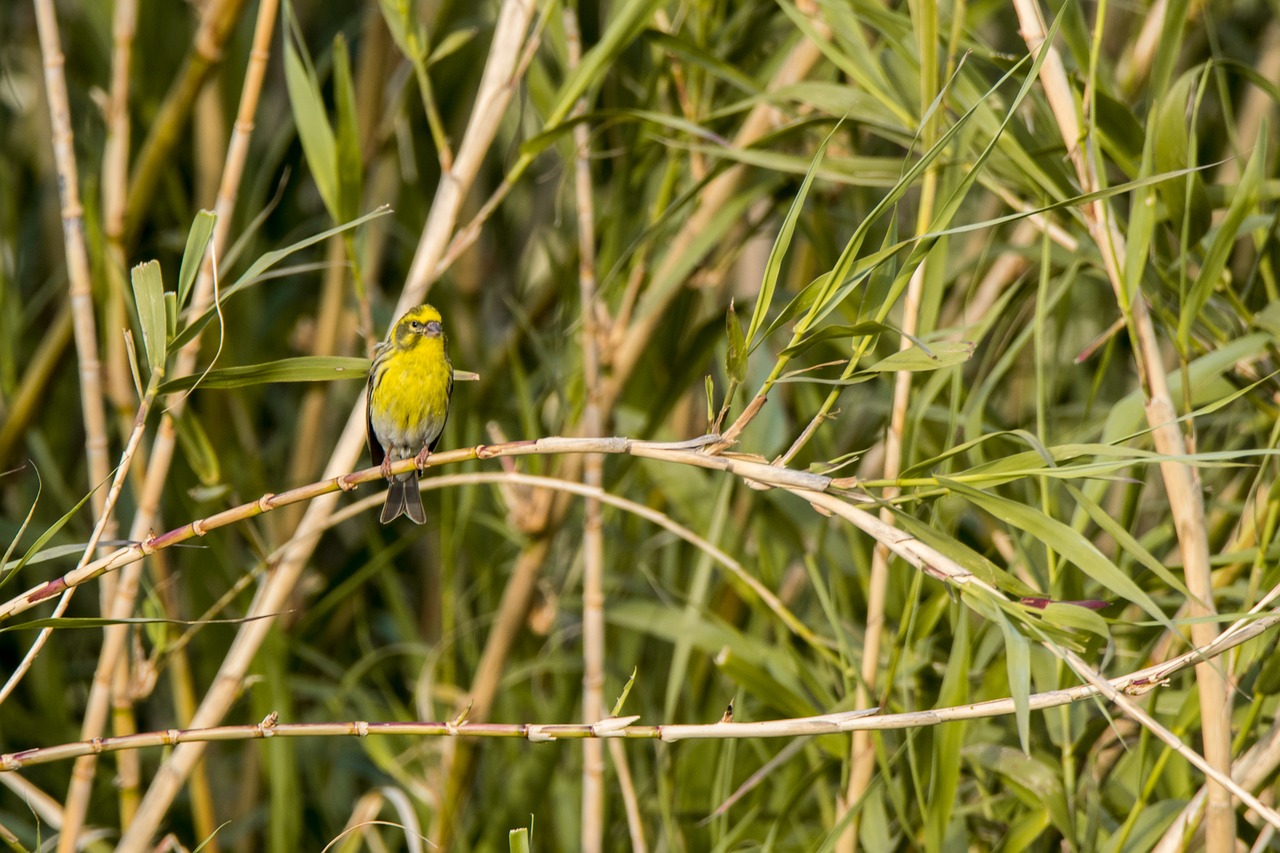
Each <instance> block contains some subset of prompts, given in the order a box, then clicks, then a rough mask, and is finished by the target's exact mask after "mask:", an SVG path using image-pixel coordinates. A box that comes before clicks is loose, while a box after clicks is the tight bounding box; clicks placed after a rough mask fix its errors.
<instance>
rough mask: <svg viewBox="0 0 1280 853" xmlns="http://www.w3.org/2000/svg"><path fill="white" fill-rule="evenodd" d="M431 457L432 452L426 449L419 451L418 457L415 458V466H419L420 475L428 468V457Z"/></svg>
mask: <svg viewBox="0 0 1280 853" xmlns="http://www.w3.org/2000/svg"><path fill="white" fill-rule="evenodd" d="M430 455H431V450H430V449H428V448H426V447H424V448H422V450H420V451H418V455H417V456H415V457H413V461H414V464H416V465H417V466H418V473H419V474H421V473H422V472H423V471H424V470H426V467H427V457H429V456H430Z"/></svg>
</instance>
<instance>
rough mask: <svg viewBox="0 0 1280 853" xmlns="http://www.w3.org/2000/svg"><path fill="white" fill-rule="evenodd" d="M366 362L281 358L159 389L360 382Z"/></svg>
mask: <svg viewBox="0 0 1280 853" xmlns="http://www.w3.org/2000/svg"><path fill="white" fill-rule="evenodd" d="M369 363H370V362H369V359H367V358H350V357H346V356H337V355H308V356H299V357H297V358H283V359H280V360H279V361H267V362H263V363H262V364H246V365H242V366H240V367H220V368H218V369H217V370H210V371H209V372H208V373H193V374H190V375H188V376H179V377H177V378H175V379H171V380H169V381H168V382H166V383H164V384H163V385H161V386H160V393H161V394H173V393H175V392H178V391H186V390H188V389H190V388H194V387H195V386H196V385H197V384H198V385H199V386H200V387H201V388H219V389H226V388H244V387H246V386H249V385H266V384H268V383H271V382H333V381H335V380H350V379H361V380H363V379H364V378H365V377H366V376H368V375H369Z"/></svg>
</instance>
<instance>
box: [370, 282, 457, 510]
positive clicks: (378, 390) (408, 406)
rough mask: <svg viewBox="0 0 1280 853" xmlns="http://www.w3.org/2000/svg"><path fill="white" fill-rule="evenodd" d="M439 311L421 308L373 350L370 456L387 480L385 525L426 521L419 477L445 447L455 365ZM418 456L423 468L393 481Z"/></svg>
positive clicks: (392, 328)
mask: <svg viewBox="0 0 1280 853" xmlns="http://www.w3.org/2000/svg"><path fill="white" fill-rule="evenodd" d="M446 343H447V341H446V340H445V335H444V326H443V325H441V319H440V312H439V311H437V310H436V309H434V308H432V307H431V306H430V305H419V306H418V307H417V308H413V309H411V310H409V311H407V312H405V314H404V316H403V317H401V318H400V319H399V320H397V321H396V324H395V325H394V326H392V327H391V330H390V331H388V332H387V339H386V340H384V341H383V342H382V343H380V344H378V346H377V347H376V348H375V349H374V357H373V366H372V367H371V368H370V370H369V385H368V388H367V389H366V391H365V402H366V403H367V406H366V408H367V410H368V420H367V422H366V432H367V434H368V437H369V455H370V456H372V457H373V464H374V465H381V466H382V475H383V476H384V477H386V478H387V481H388V484H387V502H386V503H385V504H383V507H382V523H383V524H387V523H389V522H390V521H392V520H393V519H395V518H397V517H398V516H400V515H407V516H409V520H410V521H412V522H413V523H414V524H422V523H423V522H425V521H426V520H427V516H426V513H424V512H423V511H422V494H421V493H420V492H419V491H418V473H419V471H421V470H422V468H423V466H425V465H426V463H427V457H428V456H430V455H431V451H433V450H435V449H436V445H437V444H438V443H439V442H440V434H441V433H443V432H444V422H445V420H446V419H447V418H448V417H449V397H450V395H451V394H453V365H452V364H450V363H449V352H448V350H447V348H446ZM410 457H413V458H415V459H416V460H417V463H418V468H417V470H414V471H409V472H408V473H406V474H399V475H397V476H395V477H392V476H391V463H393V462H398V461H400V460H401V459H409V458H410Z"/></svg>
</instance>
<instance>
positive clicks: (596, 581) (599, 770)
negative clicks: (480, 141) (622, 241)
mask: <svg viewBox="0 0 1280 853" xmlns="http://www.w3.org/2000/svg"><path fill="white" fill-rule="evenodd" d="M563 16H564V31H565V42H566V44H567V47H568V67H569V71H570V73H572V72H573V70H574V69H575V68H577V67H578V64H579V63H580V62H581V61H582V36H581V33H580V32H579V30H578V15H577V11H576V9H575V8H574V6H573V5H572V4H567V5H566V6H565V7H564V12H563ZM586 112H587V101H586V99H585V98H582V99H580V100H579V101H578V103H577V105H576V106H575V107H574V109H573V115H574V116H575V117H577V116H582V115H585V114H586ZM573 166H574V190H575V197H576V199H577V207H578V299H579V302H580V303H581V309H580V310H581V316H582V336H581V341H582V343H581V346H582V382H583V386H584V388H585V390H586V402H585V405H584V406H583V410H582V420H581V422H580V423H579V425H578V433H579V434H580V435H582V436H585V437H587V438H594V437H596V436H598V435H600V434H601V430H602V423H601V412H600V352H599V344H598V337H597V331H596V313H595V306H596V249H595V246H596V229H595V203H594V201H593V199H592V187H591V130H590V128H589V127H588V126H587V124H586V122H579V123H578V124H576V125H574V128H573ZM582 482H583V484H584V485H587V486H590V487H593V488H600V486H601V485H602V484H603V482H604V459H603V457H601V456H600V455H599V454H597V453H589V454H587V455H586V456H584V457H583V458H582ZM582 561H583V576H582V664H583V666H582V717H583V719H584V720H588V721H590V720H599V719H601V718H603V717H604V714H605V711H604V661H605V651H604V537H603V534H602V532H601V515H600V502H599V501H598V500H594V499H592V498H588V499H587V500H586V503H585V505H584V506H583V522H582ZM603 746H604V745H603V744H602V743H600V741H598V740H589V741H587V742H586V743H584V744H583V752H582V814H581V815H580V816H579V817H580V820H581V822H582V850H583V851H584V852H585V853H599V851H601V850H603V849H604V749H603ZM624 757H625V756H624Z"/></svg>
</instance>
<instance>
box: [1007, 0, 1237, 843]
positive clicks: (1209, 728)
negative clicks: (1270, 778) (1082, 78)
mask: <svg viewBox="0 0 1280 853" xmlns="http://www.w3.org/2000/svg"><path fill="white" fill-rule="evenodd" d="M1014 7H1015V9H1016V11H1017V14H1018V22H1019V24H1020V25H1021V28H1022V36H1023V38H1024V40H1025V41H1026V43H1027V47H1028V49H1029V50H1030V51H1031V53H1032V55H1033V56H1037V57H1038V56H1039V54H1040V53H1041V52H1044V53H1045V55H1046V56H1045V61H1044V63H1043V64H1042V65H1041V67H1040V82H1041V85H1042V86H1043V88H1044V91H1045V95H1046V97H1047V98H1048V100H1049V106H1050V108H1051V110H1052V111H1053V115H1054V119H1055V120H1056V121H1057V123H1058V128H1059V131H1060V132H1061V134H1062V139H1063V141H1064V142H1065V143H1066V146H1067V153H1068V155H1069V156H1070V158H1071V160H1072V163H1073V164H1074V166H1075V169H1076V174H1077V177H1078V179H1079V181H1080V189H1081V191H1082V192H1084V193H1090V192H1093V191H1095V190H1097V189H1098V187H1099V185H1100V184H1099V179H1098V173H1097V171H1096V166H1095V164H1094V163H1093V161H1092V159H1091V158H1090V157H1089V156H1086V153H1085V150H1084V148H1083V146H1082V145H1081V142H1082V140H1083V139H1084V137H1083V136H1082V134H1081V132H1080V123H1079V117H1078V113H1077V110H1078V107H1077V105H1076V101H1075V94H1074V92H1073V90H1072V88H1071V85H1070V82H1069V81H1068V79H1067V74H1066V70H1065V69H1064V67H1063V64H1062V59H1061V57H1060V56H1059V55H1058V53H1057V50H1056V49H1055V48H1054V46H1053V45H1052V44H1049V43H1048V42H1047V41H1046V31H1045V25H1044V20H1043V18H1042V16H1041V12H1040V6H1039V4H1037V3H1036V2H1035V1H1034V0H1014ZM1084 211H1085V219H1086V222H1087V223H1088V226H1089V232H1090V235H1091V236H1092V237H1093V239H1094V242H1095V243H1097V245H1098V249H1099V251H1100V252H1101V253H1102V258H1103V264H1104V266H1105V268H1106V272H1107V277H1108V279H1109V280H1110V281H1111V286H1112V289H1113V290H1114V291H1115V294H1116V299H1117V301H1118V302H1119V303H1120V310H1121V312H1122V313H1123V314H1124V315H1125V316H1126V319H1127V321H1128V326H1129V330H1130V335H1131V336H1132V338H1133V340H1134V344H1135V346H1134V357H1135V360H1136V362H1137V367H1138V373H1139V377H1140V381H1141V383H1142V387H1143V389H1144V390H1145V391H1146V406H1145V409H1146V415H1147V423H1148V424H1149V425H1150V426H1151V430H1152V439H1153V441H1154V443H1155V447H1156V450H1157V451H1158V452H1159V453H1161V454H1164V455H1165V456H1166V457H1167V458H1168V461H1165V462H1162V463H1161V464H1160V472H1161V475H1162V476H1163V478H1164V484H1165V490H1166V493H1167V495H1168V499H1169V509H1170V511H1171V513H1172V514H1173V518H1174V527H1175V529H1176V532H1177V537H1178V548H1179V551H1180V553H1181V556H1182V564H1183V569H1184V572H1185V576H1186V582H1187V589H1188V590H1189V591H1190V592H1191V594H1192V595H1193V596H1194V597H1195V598H1196V599H1197V601H1193V602H1190V608H1189V612H1190V615H1191V616H1192V617H1193V619H1194V620H1195V621H1193V622H1192V625H1191V637H1192V641H1193V642H1195V643H1197V644H1201V643H1205V642H1208V640H1209V638H1211V637H1212V634H1213V625H1212V623H1211V622H1209V621H1208V618H1207V617H1211V616H1212V615H1213V614H1214V607H1213V583H1212V578H1211V574H1210V565H1209V542H1208V538H1207V534H1206V530H1205V515H1204V496H1203V495H1202V493H1201V490H1200V483H1199V477H1198V476H1197V475H1196V473H1195V470H1194V469H1193V468H1192V467H1191V466H1190V465H1187V464H1186V463H1184V462H1178V461H1174V460H1177V459H1181V458H1183V457H1185V456H1186V455H1187V454H1188V453H1190V452H1191V448H1190V447H1189V444H1188V441H1187V440H1186V439H1185V437H1184V436H1183V434H1182V432H1181V430H1180V428H1179V426H1178V414H1177V409H1176V408H1175V407H1174V405H1173V400H1172V398H1171V396H1170V394H1169V387H1168V383H1167V381H1166V379H1165V371H1164V368H1163V362H1164V357H1163V354H1162V353H1161V351H1160V342H1159V339H1158V338H1157V336H1156V331H1155V325H1154V324H1153V323H1152V321H1151V315H1150V313H1149V312H1148V310H1147V304H1146V302H1145V300H1144V299H1143V298H1142V296H1141V294H1133V295H1132V297H1126V296H1125V293H1126V291H1125V286H1124V279H1123V272H1122V271H1123V269H1124V267H1125V259H1124V255H1125V247H1124V240H1123V238H1122V237H1121V235H1120V232H1119V229H1118V228H1117V226H1116V224H1115V221H1114V219H1113V217H1112V216H1111V213H1110V211H1109V209H1108V207H1107V205H1106V204H1105V202H1104V201H1102V200H1101V199H1095V200H1094V201H1091V202H1089V203H1088V204H1087V205H1085V208H1084ZM1130 300H1132V301H1130ZM1196 682H1197V685H1198V687H1199V691H1200V718H1201V731H1202V738H1203V744H1204V754H1205V758H1206V760H1207V761H1208V764H1209V766H1210V767H1211V768H1212V769H1213V772H1212V773H1211V774H1210V775H1211V777H1212V778H1214V779H1220V778H1222V777H1225V776H1228V775H1229V774H1230V772H1231V713H1230V708H1231V705H1230V697H1229V695H1228V692H1227V683H1226V678H1225V676H1224V673H1223V672H1222V670H1220V669H1219V668H1218V667H1216V666H1213V665H1212V664H1209V663H1204V664H1201V665H1200V666H1199V667H1197V668H1196ZM1206 831H1207V836H1206V844H1207V848H1208V849H1209V850H1210V851H1228V850H1231V849H1233V847H1234V844H1235V810H1234V808H1233V807H1232V804H1231V796H1230V794H1229V793H1228V791H1227V789H1226V787H1224V786H1223V785H1221V784H1216V783H1210V785H1209V793H1208V802H1207V806H1206Z"/></svg>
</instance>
